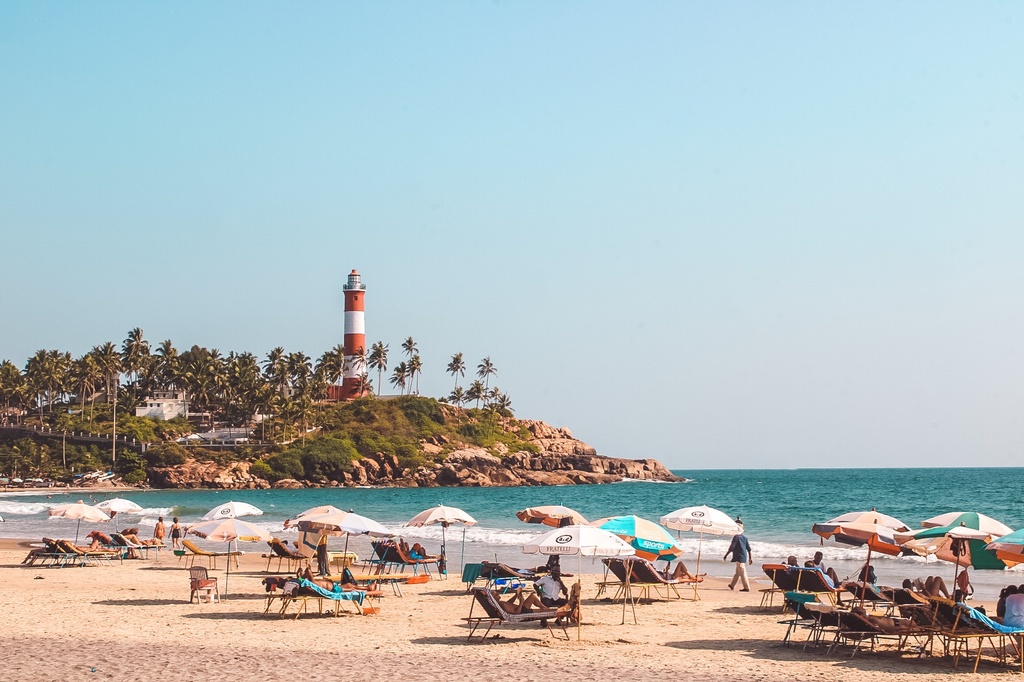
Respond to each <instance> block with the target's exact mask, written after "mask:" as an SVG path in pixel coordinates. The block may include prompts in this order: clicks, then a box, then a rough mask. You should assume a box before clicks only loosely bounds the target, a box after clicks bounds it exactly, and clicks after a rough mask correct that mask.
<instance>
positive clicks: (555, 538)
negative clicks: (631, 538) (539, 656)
mask: <svg viewBox="0 0 1024 682" xmlns="http://www.w3.org/2000/svg"><path fill="white" fill-rule="evenodd" d="M523 552H525V553H526V554H548V555H551V554H558V555H573V554H575V555H576V556H578V557H579V562H578V563H579V571H578V573H577V574H576V582H580V578H581V575H582V573H583V557H585V556H589V557H621V556H632V555H634V554H636V552H635V550H634V549H633V548H632V547H630V546H629V544H628V543H627V542H626V541H625V540H623V539H622V538H620V537H619V536H618V535H614V534H612V533H609V532H608V531H606V530H603V529H601V528H595V527H594V526H580V525H576V526H565V527H564V528H556V529H555V530H553V531H550V532H548V533H544V534H543V535H538V536H537V537H535V538H533V539H532V540H530V541H529V542H527V543H526V544H525V545H523ZM582 620H583V616H582V614H580V617H579V618H578V619H577V620H576V640H577V641H579V639H580V636H581V635H580V625H581V622H582Z"/></svg>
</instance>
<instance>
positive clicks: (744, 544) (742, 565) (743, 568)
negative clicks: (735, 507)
mask: <svg viewBox="0 0 1024 682" xmlns="http://www.w3.org/2000/svg"><path fill="white" fill-rule="evenodd" d="M736 524H737V525H738V526H739V527H740V532H739V533H737V534H736V535H733V536H732V542H731V543H729V550H728V551H727V552H726V553H725V556H724V557H722V561H728V560H729V555H730V554H732V561H733V563H734V564H736V573H735V574H734V575H733V576H732V582H730V583H729V589H730V590H735V589H736V583H737V582H740V583H742V584H743V588H742V589H741V590H740V592H750V581H749V580H747V564H753V563H754V554H753V552H751V551H750V541H749V540H747V536H746V535H744V534H743V521H741V520H740V518H739V517H736Z"/></svg>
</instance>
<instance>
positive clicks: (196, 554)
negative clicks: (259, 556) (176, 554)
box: [181, 540, 242, 570]
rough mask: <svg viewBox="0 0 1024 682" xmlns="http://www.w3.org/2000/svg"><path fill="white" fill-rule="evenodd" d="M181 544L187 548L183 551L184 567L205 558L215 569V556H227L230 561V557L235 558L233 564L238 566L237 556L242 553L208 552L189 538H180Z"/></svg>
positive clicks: (188, 566)
mask: <svg viewBox="0 0 1024 682" xmlns="http://www.w3.org/2000/svg"><path fill="white" fill-rule="evenodd" d="M181 544H182V546H183V547H184V548H185V549H186V550H187V551H186V553H185V568H190V567H191V566H193V565H194V564H195V562H196V560H197V559H199V558H205V559H206V560H207V561H209V562H210V568H211V569H214V570H216V568H217V557H222V556H223V557H228V561H231V557H234V558H235V566H236V567H237V566H238V557H240V556H241V555H242V553H241V552H208V551H207V550H205V549H203V548H202V547H199V546H198V545H196V543H194V542H192V541H191V540H182V541H181Z"/></svg>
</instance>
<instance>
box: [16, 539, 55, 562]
mask: <svg viewBox="0 0 1024 682" xmlns="http://www.w3.org/2000/svg"><path fill="white" fill-rule="evenodd" d="M43 543H44V544H45V545H46V546H45V547H36V548H34V549H30V550H29V551H28V556H26V557H25V558H24V559H22V560H21V563H23V564H25V565H26V566H31V565H32V564H34V563H35V562H36V560H38V559H42V558H44V557H45V556H46V555H47V554H53V553H54V552H55V551H56V549H57V548H56V546H55V545H54V541H53V540H52V539H50V538H43Z"/></svg>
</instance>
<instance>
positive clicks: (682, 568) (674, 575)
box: [665, 561, 698, 580]
mask: <svg viewBox="0 0 1024 682" xmlns="http://www.w3.org/2000/svg"><path fill="white" fill-rule="evenodd" d="M671 566H672V564H671V563H670V564H668V565H667V566H665V579H666V580H697V579H698V578H697V576H695V575H693V574H692V573H690V571H689V570H687V568H686V564H684V563H683V562H682V561H679V562H677V563H676V569H675V570H674V571H669V568H670V567H671Z"/></svg>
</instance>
